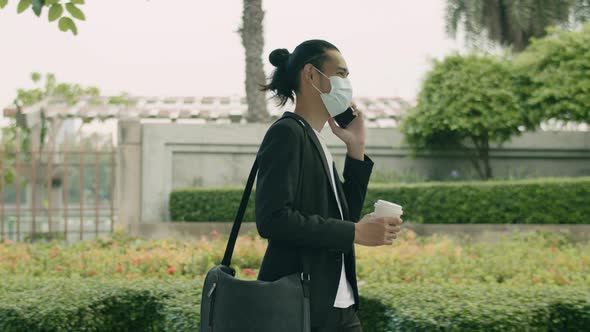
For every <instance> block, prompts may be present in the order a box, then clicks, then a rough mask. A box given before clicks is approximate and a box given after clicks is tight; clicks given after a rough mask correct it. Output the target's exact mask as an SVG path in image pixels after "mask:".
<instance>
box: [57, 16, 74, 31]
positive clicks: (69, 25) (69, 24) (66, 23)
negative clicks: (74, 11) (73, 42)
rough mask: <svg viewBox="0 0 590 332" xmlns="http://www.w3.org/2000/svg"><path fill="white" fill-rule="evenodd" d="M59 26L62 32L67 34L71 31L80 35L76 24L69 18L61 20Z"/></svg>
mask: <svg viewBox="0 0 590 332" xmlns="http://www.w3.org/2000/svg"><path fill="white" fill-rule="evenodd" d="M58 26H59V29H60V30H61V31H64V32H65V31H68V30H70V31H72V33H73V34H74V35H77V34H78V28H76V23H74V21H73V20H72V19H71V18H69V17H62V18H60V19H59V22H58Z"/></svg>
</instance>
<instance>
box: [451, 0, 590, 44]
mask: <svg viewBox="0 0 590 332" xmlns="http://www.w3.org/2000/svg"><path fill="white" fill-rule="evenodd" d="M446 12H447V13H446V30H447V33H448V34H449V35H450V36H452V37H453V38H454V37H456V34H457V30H458V28H459V26H461V27H462V29H463V30H464V32H465V35H466V39H467V41H468V42H469V43H475V42H478V41H481V40H485V39H487V40H489V41H492V42H493V43H496V44H499V45H501V46H512V47H513V50H514V51H515V52H520V51H523V50H524V49H525V48H526V47H527V46H528V44H529V41H530V39H531V38H532V37H535V38H540V37H543V36H545V34H546V31H545V29H546V28H547V27H549V26H552V25H560V26H563V27H566V28H567V27H570V28H571V27H572V26H575V25H576V24H577V23H580V22H585V21H587V20H589V19H590V0H447V8H446ZM486 35H487V36H486Z"/></svg>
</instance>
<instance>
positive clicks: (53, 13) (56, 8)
mask: <svg viewBox="0 0 590 332" xmlns="http://www.w3.org/2000/svg"><path fill="white" fill-rule="evenodd" d="M63 12H64V7H63V6H62V5H60V4H59V3H57V4H55V5H52V6H51V7H50V8H49V15H48V17H49V22H53V21H55V20H57V19H58V18H60V17H61V15H62V14H63Z"/></svg>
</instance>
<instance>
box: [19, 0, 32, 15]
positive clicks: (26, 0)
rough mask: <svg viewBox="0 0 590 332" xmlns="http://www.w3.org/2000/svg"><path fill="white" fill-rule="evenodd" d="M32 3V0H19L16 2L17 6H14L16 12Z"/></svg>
mask: <svg viewBox="0 0 590 332" xmlns="http://www.w3.org/2000/svg"><path fill="white" fill-rule="evenodd" d="M32 3H33V0H20V2H19V3H18V6H16V12H17V13H18V14H20V13H22V12H24V11H25V10H27V8H29V7H30V6H31V4H32Z"/></svg>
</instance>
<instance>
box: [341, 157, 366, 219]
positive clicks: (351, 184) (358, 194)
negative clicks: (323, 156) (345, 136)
mask: <svg viewBox="0 0 590 332" xmlns="http://www.w3.org/2000/svg"><path fill="white" fill-rule="evenodd" d="M372 170H373V161H372V160H371V158H369V157H368V156H367V155H364V160H358V159H354V158H351V157H350V156H349V155H348V154H347V155H346V159H344V171H343V172H342V177H344V182H343V183H342V189H343V190H344V194H345V195H346V203H348V210H349V217H350V219H351V220H352V221H354V222H357V221H359V220H360V218H361V211H362V209H363V204H364V202H365V195H366V194H367V187H368V184H369V179H370V177H371V171H372Z"/></svg>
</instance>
